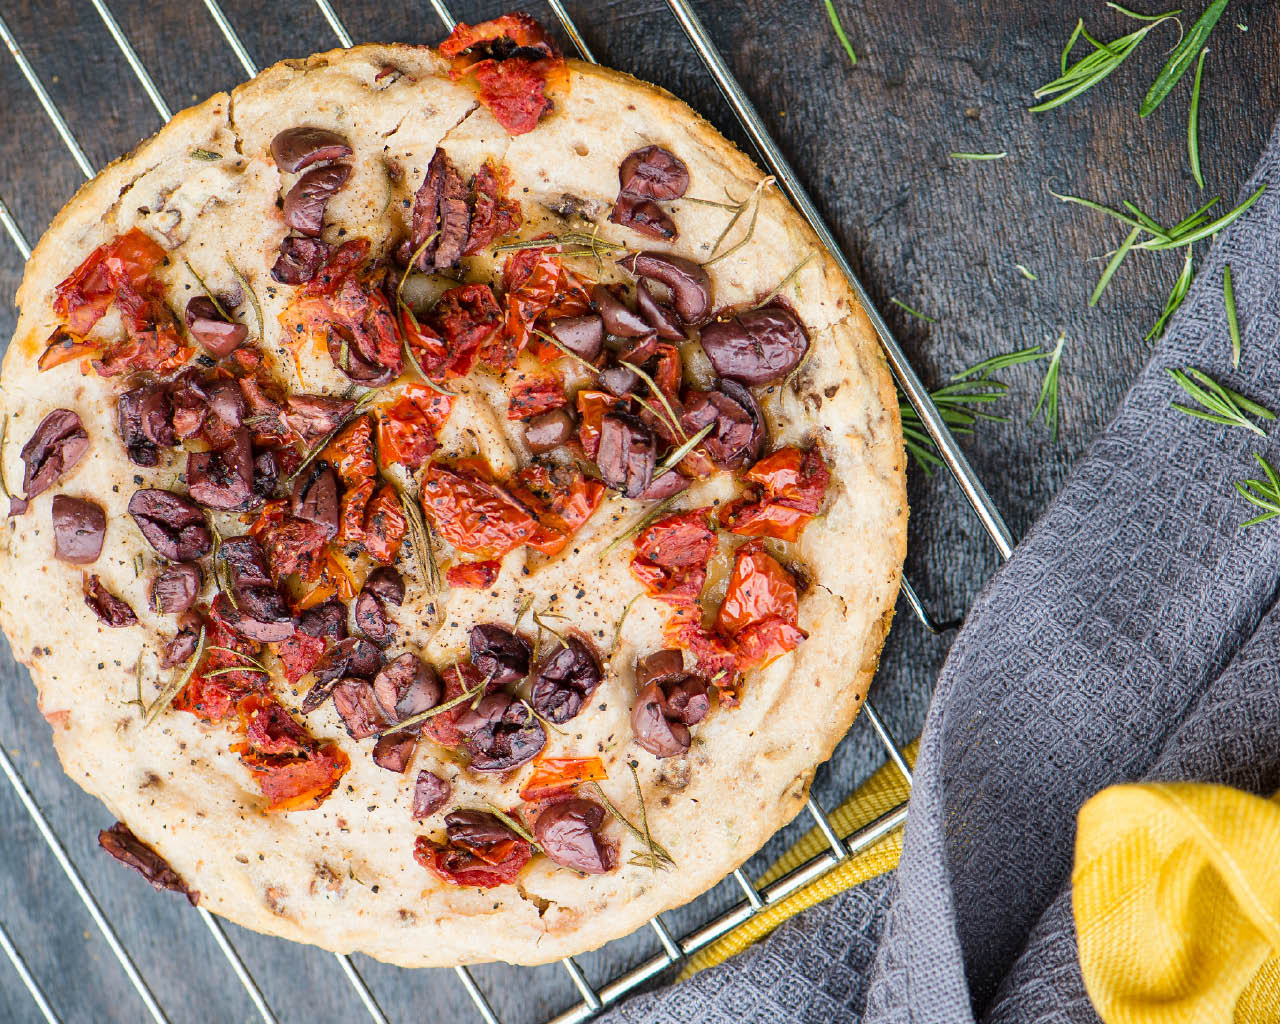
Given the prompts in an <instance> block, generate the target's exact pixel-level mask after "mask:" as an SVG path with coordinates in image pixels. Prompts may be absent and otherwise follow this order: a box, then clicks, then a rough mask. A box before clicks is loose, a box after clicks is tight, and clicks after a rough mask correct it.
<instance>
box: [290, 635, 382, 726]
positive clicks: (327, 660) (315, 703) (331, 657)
mask: <svg viewBox="0 0 1280 1024" xmlns="http://www.w3.org/2000/svg"><path fill="white" fill-rule="evenodd" d="M380 660H381V656H380V655H379V653H378V648H377V647H375V646H374V645H373V644H371V643H370V642H369V641H368V640H366V639H365V638H364V637H358V636H352V637H347V639H345V640H339V641H338V642H337V643H336V644H334V645H333V646H331V647H329V648H328V649H327V650H326V651H325V652H324V653H323V654H321V655H320V658H319V659H318V660H317V661H316V663H315V664H314V665H313V666H312V667H311V674H312V675H313V676H315V680H316V681H315V684H314V685H313V686H312V687H311V689H310V690H308V691H307V695H306V696H305V697H304V698H303V699H302V712H303V714H310V713H311V712H312V711H314V710H315V709H316V708H318V707H319V706H320V705H321V704H323V703H324V702H325V701H326V700H327V699H328V698H329V694H331V693H332V692H333V688H334V687H335V686H336V685H337V684H338V682H339V681H340V680H342V679H344V678H349V677H353V676H354V677H358V678H360V679H371V678H372V677H373V676H374V674H375V673H376V672H377V671H378V663H379V661H380Z"/></svg>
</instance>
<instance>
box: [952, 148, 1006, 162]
mask: <svg viewBox="0 0 1280 1024" xmlns="http://www.w3.org/2000/svg"><path fill="white" fill-rule="evenodd" d="M1008 155H1009V154H1008V153H1006V152H1004V150H1001V151H1000V152H999V153H948V154H947V156H949V157H950V158H951V159H952V160H1003V159H1004V158H1005V157H1007V156H1008Z"/></svg>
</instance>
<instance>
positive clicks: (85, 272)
mask: <svg viewBox="0 0 1280 1024" xmlns="http://www.w3.org/2000/svg"><path fill="white" fill-rule="evenodd" d="M164 255H165V253H164V249H163V248H161V247H160V245H159V244H158V243H156V242H154V241H152V240H151V239H150V238H149V237H148V236H147V235H146V234H145V233H144V232H143V231H141V230H140V229H138V228H130V229H129V230H128V231H126V232H125V233H124V234H123V235H117V236H116V237H115V238H113V239H112V240H111V241H110V242H107V243H105V244H104V245H100V246H98V247H97V248H96V249H94V250H93V252H91V253H90V254H89V255H88V256H87V257H86V258H85V260H84V262H83V263H81V264H80V266H78V267H76V269H75V270H73V271H72V272H71V274H70V275H69V276H68V277H67V278H66V279H65V280H64V281H63V282H62V283H61V284H59V285H58V286H57V288H56V289H55V290H54V300H53V311H54V312H55V313H57V314H58V316H59V317H60V318H61V319H62V321H63V322H64V323H65V324H66V325H67V327H68V328H70V330H71V331H72V333H74V334H79V335H81V336H83V335H85V334H88V333H89V331H90V330H92V329H93V326H94V324H96V323H97V322H98V321H99V320H100V319H101V318H102V315H103V314H104V313H106V311H107V310H108V309H109V308H110V307H111V303H112V302H113V301H114V300H115V299H116V298H118V297H120V296H121V295H122V293H125V292H132V293H134V295H135V296H136V295H137V294H138V293H140V292H141V291H142V290H143V287H144V284H145V282H146V280H147V277H148V276H149V275H150V274H151V272H152V271H153V270H155V268H156V267H158V266H159V265H160V264H161V262H162V261H163V260H164Z"/></svg>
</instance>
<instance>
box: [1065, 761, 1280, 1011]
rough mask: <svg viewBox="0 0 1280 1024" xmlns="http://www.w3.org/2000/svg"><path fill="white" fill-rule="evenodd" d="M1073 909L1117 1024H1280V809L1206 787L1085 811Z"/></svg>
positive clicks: (1083, 958) (1086, 955) (1110, 799)
mask: <svg viewBox="0 0 1280 1024" xmlns="http://www.w3.org/2000/svg"><path fill="white" fill-rule="evenodd" d="M1278 796H1280V794H1278ZM1072 907H1073V910H1074V914H1075V923H1076V935H1077V940H1078V943H1079V948H1080V968H1081V971H1082V973H1083V975H1084V983H1085V988H1086V990H1087V991H1088V993H1089V998H1090V999H1091V1000H1092V1001H1093V1005H1094V1008H1095V1009H1096V1010H1097V1011H1098V1015H1099V1016H1100V1017H1101V1018H1102V1019H1103V1020H1104V1021H1106V1024H1213V1022H1220V1021H1229V1022H1237V1024H1253V1022H1263V1021H1280V802H1278V801H1277V799H1276V798H1272V799H1269V800H1268V799H1264V798H1262V797H1257V796H1251V795H1250V794H1248V793H1244V792H1241V791H1240V790H1237V789H1232V788H1230V787H1228V786H1219V785H1211V784H1209V783H1199V782H1160V783H1143V784H1135V785H1121V786H1111V787H1109V788H1107V789H1104V790H1103V791H1102V792H1100V793H1098V794H1097V795H1096V796H1094V797H1093V798H1092V799H1091V800H1089V801H1088V802H1087V803H1086V804H1085V805H1084V806H1083V807H1082V808H1081V809H1080V816H1079V829H1078V831H1077V834H1076V853H1075V868H1074V871H1073V873H1072Z"/></svg>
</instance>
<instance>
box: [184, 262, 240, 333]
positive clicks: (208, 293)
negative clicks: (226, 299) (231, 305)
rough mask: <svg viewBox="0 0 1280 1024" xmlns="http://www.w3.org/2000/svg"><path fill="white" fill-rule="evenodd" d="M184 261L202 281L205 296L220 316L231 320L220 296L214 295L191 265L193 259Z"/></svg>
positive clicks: (194, 275)
mask: <svg viewBox="0 0 1280 1024" xmlns="http://www.w3.org/2000/svg"><path fill="white" fill-rule="evenodd" d="M182 262H183V264H185V266H186V268H187V270H189V271H190V272H191V276H192V277H194V278H195V279H196V280H197V281H198V282H199V283H200V287H201V288H202V289H203V290H204V294H205V297H206V298H208V300H209V301H210V302H212V303H213V308H214V309H216V310H217V311H218V316H220V317H222V319H223V320H230V319H231V317H230V316H228V315H227V311H226V310H225V309H223V308H222V303H221V302H219V301H218V296H216V295H214V294H213V291H212V289H210V287H209V286H208V285H207V284H205V283H204V278H203V277H201V276H200V274H199V273H198V272H197V271H196V268H195V267H193V266H192V265H191V261H190V260H183V261H182Z"/></svg>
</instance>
